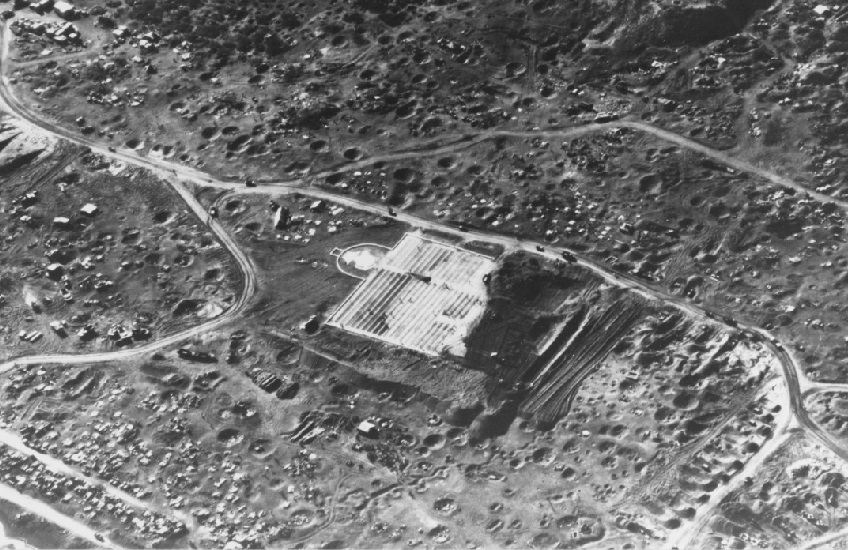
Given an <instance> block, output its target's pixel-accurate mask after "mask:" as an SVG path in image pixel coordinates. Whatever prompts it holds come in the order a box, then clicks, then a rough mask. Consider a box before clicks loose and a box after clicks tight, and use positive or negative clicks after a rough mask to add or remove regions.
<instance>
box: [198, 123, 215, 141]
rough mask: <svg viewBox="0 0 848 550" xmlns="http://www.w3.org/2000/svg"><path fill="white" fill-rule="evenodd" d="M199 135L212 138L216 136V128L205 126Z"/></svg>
mask: <svg viewBox="0 0 848 550" xmlns="http://www.w3.org/2000/svg"><path fill="white" fill-rule="evenodd" d="M200 136H201V137H202V138H203V139H212V138H215V137H218V128H216V127H215V126H207V127H206V128H204V129H202V130H201V131H200Z"/></svg>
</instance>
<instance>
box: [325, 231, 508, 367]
mask: <svg viewBox="0 0 848 550" xmlns="http://www.w3.org/2000/svg"><path fill="white" fill-rule="evenodd" d="M494 269H495V263H494V262H493V261H492V260H491V259H489V258H487V257H486V256H482V255H480V254H476V253H474V252H469V251H468V250H464V249H462V248H458V247H456V246H453V245H450V244H447V243H443V242H439V241H434V240H431V239H429V238H427V237H424V236H423V235H421V234H419V233H407V234H406V235H404V237H403V238H402V239H401V240H400V241H399V242H398V243H397V244H396V245H395V247H394V248H392V249H391V250H390V251H389V252H388V253H387V254H386V255H385V256H384V257H383V259H382V260H381V261H380V263H379V265H378V266H377V267H376V269H374V270H372V271H371V272H370V274H369V275H368V278H367V279H365V280H364V281H363V282H362V283H361V284H360V285H359V286H358V287H357V288H356V290H354V291H353V293H352V294H351V295H350V296H349V297H348V298H347V299H346V300H345V301H344V302H342V304H341V305H340V306H339V307H338V309H336V311H335V312H334V313H333V315H332V316H331V317H330V320H329V321H328V324H330V325H333V326H337V327H339V328H341V329H343V330H346V331H349V332H353V333H356V334H362V335H365V336H369V337H372V338H377V339H379V340H383V341H384V342H388V343H390V344H394V345H397V346H403V347H406V348H410V349H414V350H418V351H420V352H422V353H426V354H428V355H439V354H442V353H449V354H451V355H457V356H462V355H465V339H466V337H467V336H468V334H469V332H470V331H471V329H472V328H473V327H474V324H475V323H476V322H477V321H478V320H479V319H480V317H481V316H482V315H483V312H484V311H485V309H486V300H487V291H486V285H485V283H484V282H483V277H484V276H485V275H486V274H487V273H490V272H492V271H493V270H494Z"/></svg>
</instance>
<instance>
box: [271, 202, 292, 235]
mask: <svg viewBox="0 0 848 550" xmlns="http://www.w3.org/2000/svg"><path fill="white" fill-rule="evenodd" d="M290 222H291V212H289V209H288V208H285V207H283V206H278V207H277V209H276V210H275V211H274V228H275V229H280V230H284V229H288V227H289V223H290Z"/></svg>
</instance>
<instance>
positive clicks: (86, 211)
mask: <svg viewBox="0 0 848 550" xmlns="http://www.w3.org/2000/svg"><path fill="white" fill-rule="evenodd" d="M97 211H98V209H97V205H96V204H92V203H88V204H86V205H85V206H83V207H82V208H80V212H81V213H82V214H83V215H85V216H89V217H92V216H94V215H95V214H97Z"/></svg>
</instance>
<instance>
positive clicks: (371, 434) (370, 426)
mask: <svg viewBox="0 0 848 550" xmlns="http://www.w3.org/2000/svg"><path fill="white" fill-rule="evenodd" d="M356 430H357V431H358V432H359V435H363V436H365V437H368V438H371V439H374V438H375V437H377V435H378V432H377V426H376V425H375V424H374V423H373V422H371V421H370V420H363V421H362V422H360V423H359V426H357V427H356Z"/></svg>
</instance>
